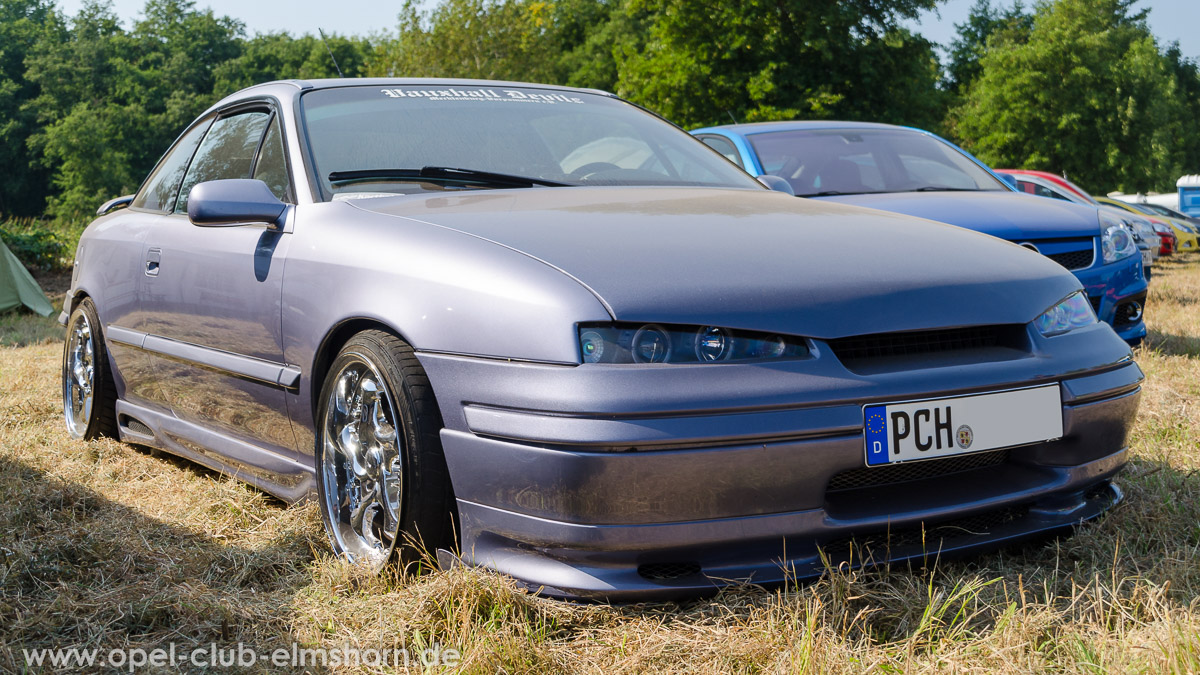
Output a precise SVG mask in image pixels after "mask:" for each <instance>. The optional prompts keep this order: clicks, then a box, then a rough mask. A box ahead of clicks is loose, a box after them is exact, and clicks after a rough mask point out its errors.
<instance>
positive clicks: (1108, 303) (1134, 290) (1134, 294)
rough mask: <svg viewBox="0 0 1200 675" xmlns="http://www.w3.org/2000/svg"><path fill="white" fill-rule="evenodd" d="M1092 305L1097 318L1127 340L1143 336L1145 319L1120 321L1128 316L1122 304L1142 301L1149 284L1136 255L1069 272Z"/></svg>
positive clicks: (1134, 343)
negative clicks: (1080, 285) (1107, 263)
mask: <svg viewBox="0 0 1200 675" xmlns="http://www.w3.org/2000/svg"><path fill="white" fill-rule="evenodd" d="M1073 274H1074V275H1075V277H1076V278H1077V279H1079V282H1080V283H1081V284H1083V288H1084V291H1085V292H1086V293H1087V295H1088V298H1089V299H1090V300H1091V301H1092V306H1093V307H1094V308H1095V309H1096V315H1097V316H1099V317H1100V320H1101V321H1103V322H1105V323H1107V324H1108V325H1110V326H1112V327H1113V330H1115V331H1116V332H1117V335H1119V336H1120V337H1121V339H1122V340H1125V341H1126V342H1127V343H1129V344H1132V345H1137V344H1138V343H1140V342H1141V341H1142V339H1143V338H1145V337H1146V322H1145V321H1144V319H1142V318H1139V319H1138V320H1137V321H1131V322H1127V321H1123V317H1126V316H1128V314H1127V311H1126V310H1127V308H1126V304H1127V303H1130V302H1140V303H1141V304H1142V305H1143V306H1144V305H1145V299H1146V291H1147V288H1148V287H1149V285H1148V284H1147V282H1146V275H1145V272H1144V269H1143V265H1142V261H1141V258H1140V257H1139V256H1130V257H1129V258H1126V259H1124V260H1120V261H1117V262H1115V263H1112V264H1109V265H1100V266H1097V267H1090V268H1088V269H1083V270H1075V271H1074V272H1073Z"/></svg>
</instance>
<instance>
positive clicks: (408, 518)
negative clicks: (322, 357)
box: [316, 330, 454, 571]
mask: <svg viewBox="0 0 1200 675" xmlns="http://www.w3.org/2000/svg"><path fill="white" fill-rule="evenodd" d="M441 426H442V421H441V415H440V413H439V412H438V408H437V402H436V400H435V399H434V397H433V390H432V388H431V387H430V386H429V380H428V378H427V377H426V376H425V371H424V370H423V369H422V368H421V364H420V363H419V362H418V361H417V358H416V356H415V355H414V354H413V350H412V348H411V347H409V346H408V344H406V343H405V342H404V341H402V340H400V339H399V338H397V337H395V336H394V335H391V334H389V333H385V332H383V331H377V330H370V331H363V332H362V333H359V334H358V335H356V336H354V337H353V338H351V340H350V341H349V342H347V343H346V345H345V346H344V347H342V349H341V351H340V352H339V353H338V355H337V358H335V359H334V361H333V364H332V365H331V366H330V368H329V373H328V375H327V377H326V378H325V382H324V384H323V386H322V388H321V397H320V405H319V407H318V412H317V427H318V428H317V448H316V454H317V486H318V490H319V492H320V501H321V515H322V519H323V521H324V523H325V529H326V531H327V532H328V533H329V538H330V542H331V543H332V544H333V548H334V551H335V552H337V553H338V554H339V555H343V556H345V557H347V558H349V559H350V560H351V561H353V562H356V563H360V564H364V565H366V566H368V567H370V568H371V569H373V570H376V571H378V570H379V569H381V568H383V566H384V565H385V564H386V563H387V562H388V561H390V560H391V559H392V558H393V556H398V557H399V558H400V559H401V561H403V562H405V563H408V562H412V561H414V560H418V559H419V558H420V555H421V553H422V552H423V551H425V550H429V551H432V550H434V549H436V548H449V547H451V546H452V545H453V531H454V526H453V519H454V496H453V494H452V492H451V488H450V480H449V475H448V473H447V471H446V461H445V457H444V456H443V455H442V446H441V441H440V438H439V435H438V434H439V432H440V431H441Z"/></svg>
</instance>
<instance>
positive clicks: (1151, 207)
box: [1120, 199, 1200, 231]
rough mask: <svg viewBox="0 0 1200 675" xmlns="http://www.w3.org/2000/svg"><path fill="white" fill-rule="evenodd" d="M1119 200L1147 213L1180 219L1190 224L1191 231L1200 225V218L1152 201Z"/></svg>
mask: <svg viewBox="0 0 1200 675" xmlns="http://www.w3.org/2000/svg"><path fill="white" fill-rule="evenodd" d="M1120 201H1123V202H1125V203H1126V204H1132V205H1133V206H1135V207H1137V208H1138V209H1140V210H1142V211H1145V212H1147V213H1153V214H1155V215H1159V216H1166V217H1168V218H1174V219H1176V220H1182V221H1184V222H1186V223H1188V224H1190V225H1191V226H1192V230H1193V231H1195V230H1196V228H1197V226H1200V218H1193V217H1192V216H1188V215H1184V214H1182V213H1180V212H1179V211H1176V210H1175V209H1173V208H1171V207H1169V206H1163V205H1162V204H1155V203H1154V202H1143V201H1129V200H1128V199H1121V200H1120Z"/></svg>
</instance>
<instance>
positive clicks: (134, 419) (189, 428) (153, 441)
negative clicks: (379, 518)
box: [117, 400, 316, 503]
mask: <svg viewBox="0 0 1200 675" xmlns="http://www.w3.org/2000/svg"><path fill="white" fill-rule="evenodd" d="M117 422H118V428H119V430H120V434H121V440H122V441H124V442H127V443H132V444H135V445H145V446H149V447H153V448H158V449H160V450H165V451H167V452H169V453H171V454H173V455H178V456H180V457H183V458H184V459H188V460H191V461H193V462H196V463H197V464H200V465H203V466H205V467H208V468H210V469H213V470H214V471H219V472H221V473H223V474H225V475H227V476H231V477H233V478H236V479H238V480H241V481H245V482H247V483H249V484H251V485H253V486H254V487H256V488H258V489H260V490H262V491H264V492H268V493H270V494H272V495H275V496H276V497H279V498H280V499H282V500H284V501H285V502H288V503H294V502H298V501H302V500H304V499H307V498H308V497H310V496H312V495H315V494H316V472H315V469H314V468H313V467H311V466H306V465H304V464H300V463H297V462H295V461H292V460H291V459H287V458H285V457H280V456H279V455H277V454H275V453H273V452H270V451H268V450H264V449H262V448H259V447H257V446H255V445H251V444H249V443H246V442H245V441H241V440H238V439H235V438H230V437H229V436H226V435H224V434H220V433H217V432H215V431H212V430H210V429H205V428H204V427H201V426H198V425H195V424H192V423H191V422H185V421H183V420H180V419H178V418H176V417H174V416H172V415H169V414H164V413H161V412H157V411H154V410H150V409H148V408H143V407H141V406H138V405H134V404H132V403H129V402H127V401H121V400H118V401H117Z"/></svg>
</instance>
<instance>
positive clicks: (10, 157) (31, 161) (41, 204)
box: [0, 0, 66, 216]
mask: <svg viewBox="0 0 1200 675" xmlns="http://www.w3.org/2000/svg"><path fill="white" fill-rule="evenodd" d="M65 32H66V27H65V26H64V25H63V23H62V20H61V19H60V18H59V16H58V14H57V13H56V12H55V11H54V8H53V4H52V3H51V2H49V0H0V174H2V175H3V178H2V179H0V215H17V216H34V215H39V214H41V212H42V209H43V208H45V203H46V196H47V194H48V190H47V188H46V185H47V183H48V182H49V170H48V169H47V168H46V167H45V166H43V165H42V164H41V163H40V162H38V161H37V154H36V152H34V151H33V150H32V149H31V148H30V147H29V138H30V137H31V136H33V135H34V134H35V133H36V132H37V129H38V120H37V115H36V113H35V112H34V111H33V110H32V109H31V108H30V107H29V105H28V104H29V102H30V101H32V100H33V99H34V98H36V97H37V96H38V86H37V84H35V83H34V82H32V81H30V80H29V79H28V78H27V77H26V76H25V59H26V57H27V56H28V55H29V53H30V51H31V50H33V48H34V46H35V45H37V44H38V43H39V42H45V41H53V40H60V39H62V37H63V35H64V34H65Z"/></svg>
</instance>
